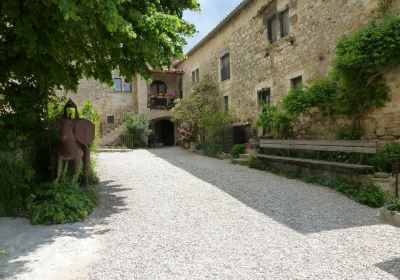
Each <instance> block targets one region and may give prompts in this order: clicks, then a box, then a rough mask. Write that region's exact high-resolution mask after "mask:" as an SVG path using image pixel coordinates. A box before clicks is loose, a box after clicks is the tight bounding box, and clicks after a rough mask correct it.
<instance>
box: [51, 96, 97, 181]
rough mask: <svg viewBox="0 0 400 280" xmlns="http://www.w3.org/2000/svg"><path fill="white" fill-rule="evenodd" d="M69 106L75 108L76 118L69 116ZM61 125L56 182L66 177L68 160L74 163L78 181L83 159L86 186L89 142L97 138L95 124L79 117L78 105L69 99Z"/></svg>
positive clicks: (74, 179)
mask: <svg viewBox="0 0 400 280" xmlns="http://www.w3.org/2000/svg"><path fill="white" fill-rule="evenodd" d="M68 108H73V109H75V118H74V119H72V118H71V117H70V116H68ZM57 123H58V124H59V126H60V127H61V138H60V141H59V143H58V147H57V161H58V166H57V178H56V183H57V182H59V181H60V180H62V179H63V177H65V174H66V172H67V169H68V162H70V161H73V163H74V175H73V178H72V180H73V182H77V181H78V178H79V174H80V171H81V161H82V160H83V164H84V171H85V186H88V184H89V172H90V149H89V144H90V143H91V142H92V141H93V140H94V138H95V126H94V124H93V123H92V122H90V121H89V120H86V119H81V118H79V114H78V107H77V106H76V104H75V103H74V102H73V101H72V100H71V99H69V100H68V102H67V103H66V104H65V107H64V114H63V117H62V118H61V119H60V120H59V121H58V122H57Z"/></svg>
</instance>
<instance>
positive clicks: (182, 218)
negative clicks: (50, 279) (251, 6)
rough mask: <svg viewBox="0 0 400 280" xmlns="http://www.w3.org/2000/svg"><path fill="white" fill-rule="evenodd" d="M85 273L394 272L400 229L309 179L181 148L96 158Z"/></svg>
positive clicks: (345, 275)
mask: <svg viewBox="0 0 400 280" xmlns="http://www.w3.org/2000/svg"><path fill="white" fill-rule="evenodd" d="M98 167H99V169H100V170H99V171H100V172H99V174H101V180H102V181H103V183H102V192H103V198H102V200H103V201H102V203H103V204H102V206H101V208H99V209H97V210H96V212H95V214H94V215H93V217H92V220H91V221H92V223H101V224H102V227H103V230H104V233H103V234H102V240H103V241H102V242H103V243H102V244H103V245H102V246H103V249H102V250H101V251H100V253H99V257H98V258H97V260H96V261H95V262H93V263H92V264H91V265H90V267H89V278H90V279H96V280H97V279H110V280H111V279H112V280H115V279H151V280H154V279H285V280H286V279H398V277H400V229H397V228H394V227H392V226H389V225H386V224H384V223H383V222H382V221H381V220H380V219H379V218H378V217H377V210H375V209H371V208H368V207H364V206H361V205H359V204H357V203H355V202H353V201H351V200H349V199H347V198H346V197H344V196H342V195H340V194H338V193H336V192H334V191H331V190H329V189H327V188H324V187H320V186H317V185H311V184H306V183H302V182H299V181H296V180H289V179H286V178H282V177H279V176H275V175H272V174H269V173H266V172H262V171H258V170H252V169H248V168H246V167H242V166H236V165H231V164H229V162H227V161H220V160H216V159H211V158H207V157H203V156H199V155H194V154H192V153H189V152H186V151H183V150H181V149H179V148H165V149H157V150H149V151H147V150H137V151H133V152H128V153H103V154H100V155H99V157H98Z"/></svg>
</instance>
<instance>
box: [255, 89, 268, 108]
mask: <svg viewBox="0 0 400 280" xmlns="http://www.w3.org/2000/svg"><path fill="white" fill-rule="evenodd" d="M264 94H266V100H264V98H263V95H264ZM257 99H258V105H259V106H261V105H263V104H265V103H266V104H268V106H271V88H270V87H268V88H263V89H260V90H259V91H257Z"/></svg>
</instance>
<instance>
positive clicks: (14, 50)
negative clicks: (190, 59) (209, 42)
mask: <svg viewBox="0 0 400 280" xmlns="http://www.w3.org/2000/svg"><path fill="white" fill-rule="evenodd" d="M185 9H191V10H198V9H199V5H198V3H197V1H196V0H180V1H177V0H139V1H136V0H135V1H131V0H119V1H115V0H102V1H97V0H82V1H74V0H43V1H25V0H4V1H2V7H1V11H0V41H1V45H0V84H1V87H2V89H3V90H6V91H7V88H8V87H10V86H11V85H15V83H17V84H18V85H20V86H23V85H25V86H29V85H30V86H33V85H36V86H38V85H39V84H42V83H43V82H44V81H46V82H47V83H48V86H50V87H52V86H63V87H64V88H65V89H66V90H76V88H77V84H78V80H79V79H80V78H82V77H90V78H95V79H97V80H100V81H102V82H106V83H109V84H110V83H111V82H112V80H111V78H112V77H111V71H112V70H114V69H118V70H119V71H120V73H121V75H123V76H126V77H132V76H133V75H134V74H136V73H139V74H141V75H143V76H145V77H146V76H148V73H149V69H151V68H154V69H159V68H162V67H163V66H166V65H170V64H171V60H172V59H176V58H178V57H180V56H182V53H183V51H182V47H183V46H184V45H185V44H186V42H185V39H184V37H185V36H190V35H192V34H193V33H194V32H195V29H194V26H193V25H191V24H189V23H187V22H185V21H184V20H183V19H182V13H183V11H184V10H185ZM21 83H22V84H21Z"/></svg>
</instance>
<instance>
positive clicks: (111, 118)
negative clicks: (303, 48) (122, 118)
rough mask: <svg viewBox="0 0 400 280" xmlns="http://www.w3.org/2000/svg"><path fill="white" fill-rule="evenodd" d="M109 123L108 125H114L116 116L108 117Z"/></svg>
mask: <svg viewBox="0 0 400 280" xmlns="http://www.w3.org/2000/svg"><path fill="white" fill-rule="evenodd" d="M107 123H108V124H113V123H114V115H109V116H107Z"/></svg>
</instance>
